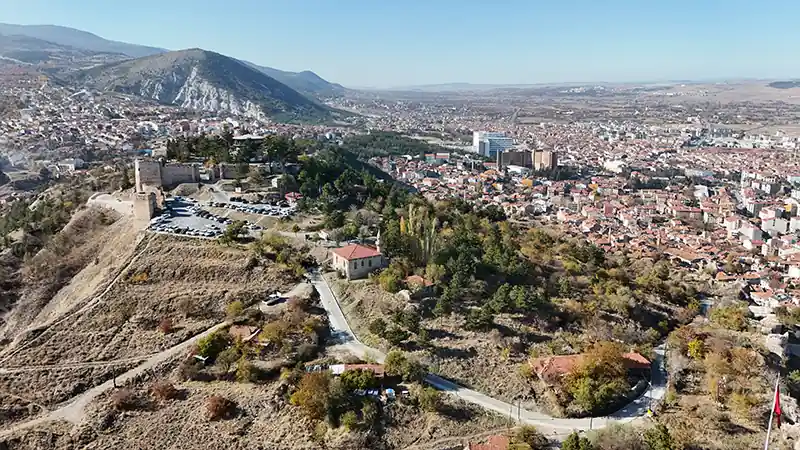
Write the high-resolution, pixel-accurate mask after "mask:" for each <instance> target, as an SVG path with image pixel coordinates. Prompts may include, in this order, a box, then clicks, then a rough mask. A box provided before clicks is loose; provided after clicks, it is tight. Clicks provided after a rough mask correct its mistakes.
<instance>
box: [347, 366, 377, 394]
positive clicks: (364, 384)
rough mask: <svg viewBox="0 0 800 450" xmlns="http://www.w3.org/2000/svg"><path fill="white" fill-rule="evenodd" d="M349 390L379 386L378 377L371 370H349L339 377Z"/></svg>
mask: <svg viewBox="0 0 800 450" xmlns="http://www.w3.org/2000/svg"><path fill="white" fill-rule="evenodd" d="M339 381H340V382H341V383H342V385H343V386H344V388H345V389H346V390H347V391H355V390H356V389H372V388H375V387H377V386H378V379H377V378H375V374H374V373H373V372H372V371H371V370H360V369H359V370H347V371H345V372H344V373H342V375H341V376H340V377H339Z"/></svg>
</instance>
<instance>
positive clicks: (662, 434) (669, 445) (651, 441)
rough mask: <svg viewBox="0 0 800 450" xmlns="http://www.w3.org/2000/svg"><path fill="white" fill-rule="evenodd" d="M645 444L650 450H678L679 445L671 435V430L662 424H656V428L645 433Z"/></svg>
mask: <svg viewBox="0 0 800 450" xmlns="http://www.w3.org/2000/svg"><path fill="white" fill-rule="evenodd" d="M644 442H645V443H646V444H647V448H648V449H649V450H677V449H678V445H677V444H676V443H675V441H674V440H673V439H672V436H671V435H670V434H669V429H667V427H666V426H665V425H664V424H662V423H659V424H656V426H654V427H653V428H650V429H649V430H647V431H645V432H644Z"/></svg>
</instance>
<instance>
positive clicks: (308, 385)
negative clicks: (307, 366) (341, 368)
mask: <svg viewBox="0 0 800 450" xmlns="http://www.w3.org/2000/svg"><path fill="white" fill-rule="evenodd" d="M330 385H331V379H330V374H328V373H327V372H312V373H307V374H305V375H303V378H302V379H301V380H300V386H298V388H297V391H295V393H294V394H292V396H291V402H292V404H293V405H296V406H299V407H300V408H302V409H303V411H304V412H305V413H306V416H308V418H309V419H311V420H321V419H323V418H324V417H325V415H326V413H327V411H328V400H329V398H330Z"/></svg>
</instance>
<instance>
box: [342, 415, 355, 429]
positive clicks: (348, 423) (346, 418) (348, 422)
mask: <svg viewBox="0 0 800 450" xmlns="http://www.w3.org/2000/svg"><path fill="white" fill-rule="evenodd" d="M342 426H344V428H345V429H346V430H347V431H352V430H354V429H355V428H356V427H357V426H358V417H357V416H356V413H355V412H353V411H347V412H346V413H344V414H343V415H342Z"/></svg>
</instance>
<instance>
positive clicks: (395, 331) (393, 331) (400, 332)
mask: <svg viewBox="0 0 800 450" xmlns="http://www.w3.org/2000/svg"><path fill="white" fill-rule="evenodd" d="M383 337H384V338H386V340H387V341H389V343H390V344H392V345H400V344H402V343H403V341H405V340H406V339H408V338H409V337H411V334H410V333H409V332H408V331H406V330H404V329H402V328H399V327H395V326H393V327H391V328H389V329H387V330H386V333H385V334H384V336H383Z"/></svg>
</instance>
